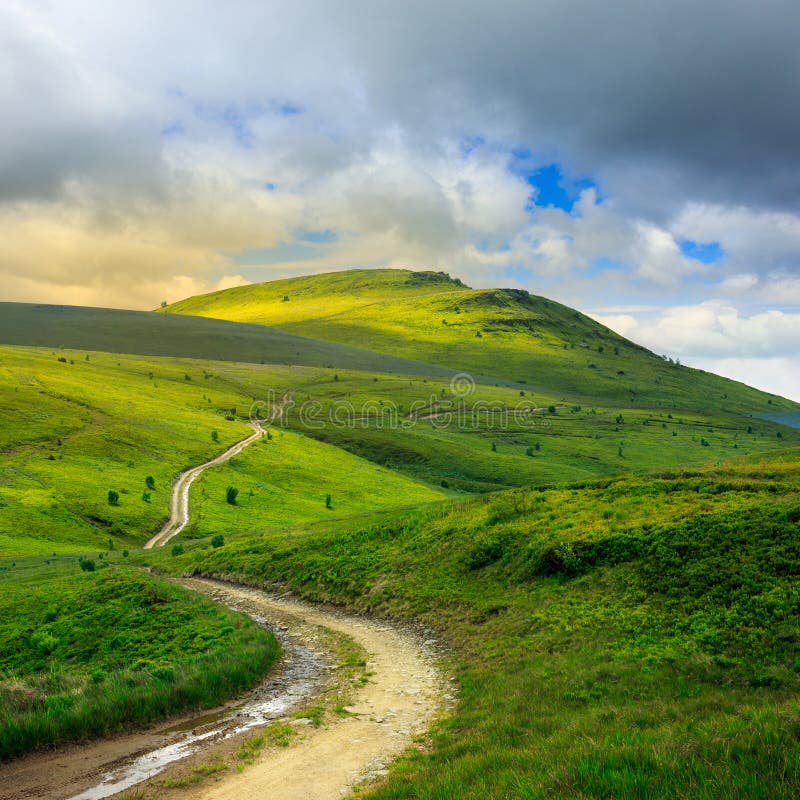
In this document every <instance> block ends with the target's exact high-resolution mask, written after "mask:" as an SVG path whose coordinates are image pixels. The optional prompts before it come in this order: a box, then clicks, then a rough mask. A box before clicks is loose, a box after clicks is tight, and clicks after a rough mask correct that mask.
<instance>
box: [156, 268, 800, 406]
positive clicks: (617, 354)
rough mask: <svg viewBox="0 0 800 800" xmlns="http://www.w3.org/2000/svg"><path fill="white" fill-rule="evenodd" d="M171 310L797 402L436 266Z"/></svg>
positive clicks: (672, 387) (564, 371) (665, 392)
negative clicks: (471, 284)
mask: <svg viewBox="0 0 800 800" xmlns="http://www.w3.org/2000/svg"><path fill="white" fill-rule="evenodd" d="M284 298H287V299H286V300H284ZM164 311H165V312H166V314H167V315H168V316H169V315H173V314H187V315H194V316H205V317H213V318H217V319H226V320H234V321H237V322H246V323H260V324H264V325H270V326H272V327H275V328H279V329H281V330H284V331H286V332H289V333H297V334H302V335H305V336H312V337H316V338H317V339H324V340H329V341H332V342H339V343H342V344H349V345H358V346H362V345H363V344H364V343H365V342H368V343H369V347H370V349H372V350H375V351H377V352H380V353H386V354H391V355H394V356H403V357H406V358H411V359H418V360H421V361H424V362H428V363H432V364H438V365H442V366H447V367H450V368H455V369H460V370H469V371H473V372H476V373H481V374H483V375H494V376H497V377H499V378H505V379H507V380H509V381H518V382H519V383H521V384H525V385H529V386H531V387H534V388H537V389H539V390H541V391H550V392H556V393H566V394H569V395H571V396H575V397H582V398H584V399H585V401H586V402H587V403H588V402H594V403H603V402H605V403H608V402H609V401H613V402H614V403H617V404H620V403H621V404H624V405H627V404H635V405H639V406H646V407H663V408H673V407H679V408H687V409H703V410H705V411H709V410H712V411H732V412H736V413H757V412H767V411H782V410H793V409H796V408H797V404H795V403H791V402H789V401H786V400H783V399H781V398H778V397H776V396H774V395H769V394H766V393H764V392H759V391H757V390H755V389H751V388H749V387H747V386H745V385H744V384H741V383H737V382H735V381H731V380H727V379H725V378H720V377H719V376H716V375H712V374H710V373H707V372H703V371H701V370H695V369H689V368H686V367H680V366H677V365H674V364H670V363H667V362H666V361H665V360H664V359H663V358H662V357H660V356H659V355H655V354H653V353H651V352H649V351H648V350H646V349H645V348H643V347H640V346H639V345H636V344H634V343H632V342H630V341H628V340H627V339H624V338H623V337H621V336H619V335H618V334H616V333H614V332H612V331H611V330H609V329H608V328H606V327H605V326H603V325H600V324H598V323H597V322H595V321H594V320H592V319H590V318H589V317H587V316H585V315H584V314H581V313H580V312H578V311H575V310H574V309H571V308H568V307H567V306H563V305H561V304H560V303H556V302H554V301H552V300H548V299H546V298H543V297H537V296H535V295H530V294H529V293H527V292H525V291H522V290H512V289H485V290H473V289H469V288H468V287H466V286H464V285H463V284H461V283H460V282H454V281H452V280H451V279H449V278H447V277H446V276H443V275H441V274H440V273H414V272H410V271H408V270H372V269H370V270H350V271H346V272H335V273H330V274H326V275H312V276H306V277H300V278H288V279H285V280H279V281H272V282H268V283H262V284H254V285H249V286H240V287H235V288H232V289H225V290H222V291H218V292H213V293H211V294H207V295H201V296H198V297H191V298H187V299H186V300H182V301H180V302H177V303H173V304H172V305H170V306H168V307H167V308H166V309H164ZM478 334H480V337H479V336H478ZM384 371H386V370H384ZM770 401H771V402H770Z"/></svg>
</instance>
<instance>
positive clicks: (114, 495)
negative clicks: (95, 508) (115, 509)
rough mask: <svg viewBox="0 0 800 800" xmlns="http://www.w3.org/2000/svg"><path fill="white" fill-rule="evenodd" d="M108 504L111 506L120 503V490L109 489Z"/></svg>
mask: <svg viewBox="0 0 800 800" xmlns="http://www.w3.org/2000/svg"><path fill="white" fill-rule="evenodd" d="M108 504H109V505H110V506H118V505H119V492H115V491H114V490H113V489H109V490H108Z"/></svg>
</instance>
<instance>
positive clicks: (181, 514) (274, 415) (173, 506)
mask: <svg viewBox="0 0 800 800" xmlns="http://www.w3.org/2000/svg"><path fill="white" fill-rule="evenodd" d="M291 399H292V395H291V394H287V395H284V397H283V399H282V400H281V402H280V403H277V404H276V405H275V406H274V407H273V408H272V411H271V414H270V417H269V419H265V420H253V421H252V422H250V427H251V428H252V429H253V433H252V434H250V436H248V437H247V438H246V439H242V440H241V441H239V442H236V444H234V445H232V446H231V447H229V448H228V449H227V450H226V451H225V452H224V453H220V454H219V455H218V456H215V457H214V458H212V459H211V460H210V461H206V462H205V464H199V465H198V466H196V467H192V468H191V469H187V470H186V471H185V472H181V474H180V475H178V478H177V480H176V481H175V483H174V484H173V485H172V492H171V494H170V498H169V519H168V520H167V521H166V522H165V523H164V527H162V528H161V530H160V531H159V532H158V533H157V534H156V535H155V536H153V538H152V539H150V540H149V541H148V542H147V544H145V546H144V549H145V550H150V549H151V548H153V547H162V546H163V545H165V544H166V543H167V542H168V541H169V540H170V539H172V538H173V537H174V536H177V535H178V534H179V533H180V532H181V531H182V530H183V529H184V528H185V527H186V526H187V525H188V524H189V488H190V487H191V485H192V483H193V481H194V479H195V478H196V477H197V476H198V475H200V474H201V473H202V472H204V471H205V470H207V469H208V468H209V467H215V466H217V465H218V464H224V463H225V462H226V461H228V460H229V459H231V458H233V457H234V456H235V455H238V454H239V453H241V452H242V450H244V448H245V447H247V446H248V445H250V444H252V443H253V442H255V441H258V439H260V438H261V437H262V436H263V435H264V428H263V427H262V422H266V423H267V424H269V423H270V422H272V421H274V420H276V419H279V418H280V417H281V416H282V415H283V411H284V408H285V407H286V405H287V403H289V402H291Z"/></svg>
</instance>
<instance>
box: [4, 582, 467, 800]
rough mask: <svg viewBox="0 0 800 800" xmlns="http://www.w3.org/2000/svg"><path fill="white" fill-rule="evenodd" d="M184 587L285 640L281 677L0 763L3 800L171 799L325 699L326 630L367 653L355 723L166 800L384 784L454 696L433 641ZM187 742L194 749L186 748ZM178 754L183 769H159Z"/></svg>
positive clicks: (306, 793)
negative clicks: (257, 720) (194, 708)
mask: <svg viewBox="0 0 800 800" xmlns="http://www.w3.org/2000/svg"><path fill="white" fill-rule="evenodd" d="M182 583H183V584H184V585H185V586H187V587H188V588H190V589H193V590H195V591H198V592H201V593H203V594H205V595H207V596H209V597H211V598H213V599H214V600H217V601H218V602H221V603H225V604H226V605H228V606H231V607H233V608H237V609H239V610H241V611H244V612H246V613H248V614H250V615H251V616H252V617H254V618H255V619H257V620H258V621H259V622H260V623H262V624H265V625H268V626H269V627H271V628H273V629H276V630H277V632H278V633H279V636H280V638H281V642H282V644H283V646H284V653H285V657H284V660H283V663H282V664H281V665H279V668H278V671H277V673H276V674H272V675H270V676H269V678H268V679H267V681H266V683H265V685H264V686H262V687H259V688H258V689H256V690H255V691H254V692H252V693H251V694H249V695H248V696H247V697H246V698H245V699H244V701H240V702H239V703H237V704H231V705H229V706H226V707H225V708H223V709H217V710H213V711H211V712H203V713H202V714H198V715H194V716H187V717H182V718H180V719H177V720H176V719H172V720H170V721H168V722H167V723H164V724H162V725H160V726H156V727H155V728H153V729H150V730H148V731H144V732H136V733H131V734H125V735H123V736H119V737H116V738H113V739H109V740H103V741H97V742H89V743H87V744H83V745H69V746H67V747H63V748H60V749H59V750H56V751H53V752H42V753H34V754H32V755H30V756H27V757H24V758H21V759H17V760H15V761H12V762H10V763H7V764H0V800H23V798H33V797H35V798H39V800H79V799H80V800H99V798H105V797H115V796H117V795H118V794H120V793H122V792H124V791H128V792H131V791H133V795H129V796H135V797H137V798H141V799H142V800H151V798H153V799H155V798H161V797H164V796H165V794H164V792H165V789H164V787H165V781H166V782H167V783H168V784H170V785H172V786H175V785H176V784H177V785H180V784H183V783H186V781H185V780H182V779H184V778H185V777H186V776H187V775H189V776H191V775H193V774H196V773H195V772H193V770H194V769H195V768H196V767H197V766H198V765H203V764H207V763H209V762H213V761H214V760H215V759H218V758H220V757H225V756H226V754H227V755H230V753H231V752H234V753H235V752H236V749H237V748H238V747H239V746H240V745H239V744H237V742H240V741H241V740H242V738H249V737H252V736H254V735H257V734H258V729H257V727H255V726H254V725H251V724H250V722H249V714H250V713H251V712H252V711H253V709H257V710H258V711H259V712H260V713H262V714H263V710H264V708H265V707H266V708H271V709H272V710H273V711H274V713H273V714H269V713H267V714H266V715H263V716H262V719H261V723H262V724H266V723H267V722H269V721H270V719H273V720H274V719H278V720H282V721H285V722H291V721H292V718H291V714H292V711H293V710H294V709H296V708H297V707H302V706H303V705H305V704H307V703H308V702H310V701H314V697H316V696H319V694H320V692H324V691H326V688H327V687H328V686H329V685H330V682H331V681H332V680H333V678H331V674H332V672H334V671H335V665H334V664H333V663H332V657H331V654H330V652H329V651H327V647H328V646H329V638H328V637H329V633H328V632H329V631H335V632H338V633H342V634H345V635H347V636H350V637H352V638H353V639H354V640H355V641H356V642H358V643H359V644H360V645H361V646H362V647H363V648H364V649H365V650H366V653H367V671H368V674H369V675H370V677H369V681H368V683H366V685H363V686H361V687H359V688H358V689H356V690H354V695H353V701H352V704H351V705H350V706H348V707H347V709H346V712H347V713H346V715H344V716H339V715H335V714H329V715H328V716H327V717H326V718H325V722H324V723H323V725H322V726H321V727H319V728H315V727H313V726H310V725H297V728H296V729H297V730H298V732H299V735H298V736H296V737H295V738H294V739H293V740H292V743H291V744H290V746H289V747H274V748H272V749H269V750H265V751H264V752H263V753H262V754H261V756H259V757H258V758H257V759H256V760H255V762H254V763H253V764H252V765H250V766H247V767H245V768H244V770H243V771H242V772H238V771H237V770H235V769H233V768H229V769H227V770H225V771H224V772H221V773H219V774H217V775H214V776H213V777H211V778H207V779H206V780H205V781H204V782H202V783H201V784H199V785H192V783H193V782H192V781H188V784H189V785H186V786H183V788H180V789H177V788H172V789H170V793H169V797H171V798H172V797H175V798H179V800H247V799H248V798H262V797H269V798H270V800H281V799H282V798H285V799H286V800H289V799H290V798H291V800H295V799H296V798H304V799H305V798H307V799H308V800H323V798H324V799H325V800H334V799H335V798H341V797H343V796H344V795H345V794H347V793H348V792H349V791H350V789H352V788H353V787H354V786H356V785H358V784H361V783H370V782H372V781H374V780H376V779H378V778H380V777H381V776H382V775H383V774H385V772H386V771H387V765H388V763H389V762H390V761H391V760H392V759H393V758H395V757H396V756H397V755H398V754H399V753H400V752H401V751H402V750H404V749H405V748H406V747H407V746H409V745H410V744H412V742H413V741H414V739H415V738H416V737H418V736H419V735H420V734H423V733H424V732H425V731H426V730H427V729H428V727H429V726H430V724H431V722H432V720H433V719H434V718H435V717H436V716H437V715H438V713H439V712H440V710H441V709H442V708H443V706H444V704H445V702H447V701H448V700H449V699H451V697H452V695H450V694H449V693H448V686H447V684H446V682H445V680H444V678H443V676H442V674H441V673H440V672H439V670H438V669H437V667H436V655H435V653H434V651H433V642H430V641H426V642H421V641H420V639H419V637H418V636H416V635H414V634H412V633H410V632H408V631H402V630H398V629H396V628H394V627H392V626H389V625H387V624H384V623H381V622H377V621H374V620H370V619H367V618H363V617H357V616H353V615H350V614H344V613H341V612H339V611H333V610H330V609H325V608H322V607H319V606H314V605H311V604H308V603H302V602H299V601H297V600H292V599H287V598H285V597H273V596H270V595H269V594H267V593H265V592H263V591H261V590H258V589H251V588H245V587H241V586H235V585H232V584H228V583H222V582H219V581H212V580H204V579H202V580H201V579H188V580H185V581H182ZM326 642H327V644H326ZM287 697H288V698H289V700H290V702H286V698H287ZM314 702H316V701H314ZM187 742H188V744H189V745H191V746H189V747H185V746H184V745H185V744H186V743H187ZM195 745H196V746H195ZM173 750H175V751H177V752H178V753H179V755H180V756H181V758H182V759H183V760H177V759H176V760H174V761H172V762H171V763H169V764H164V763H161V759H163V756H164V754H165V753H169V752H171V751H173ZM233 763H234V764H235V763H236V760H235V758H234V759H233Z"/></svg>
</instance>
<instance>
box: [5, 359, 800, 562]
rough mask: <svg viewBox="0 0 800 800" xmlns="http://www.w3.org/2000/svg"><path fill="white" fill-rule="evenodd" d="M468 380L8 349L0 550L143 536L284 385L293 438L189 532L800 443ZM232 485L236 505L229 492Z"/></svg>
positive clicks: (213, 484) (205, 484) (254, 460)
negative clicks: (183, 484) (187, 479)
mask: <svg viewBox="0 0 800 800" xmlns="http://www.w3.org/2000/svg"><path fill="white" fill-rule="evenodd" d="M470 388H471V389H472V391H471V393H469V394H465V395H464V396H455V395H454V394H453V390H452V388H451V387H450V385H449V382H447V381H440V380H434V379H431V378H426V377H416V378H408V377H404V378H400V377H398V376H392V375H383V374H373V373H363V372H354V371H343V370H342V371H334V370H329V369H322V368H307V367H291V368H290V367H275V366H256V365H240V364H230V363H220V362H209V361H198V360H189V359H187V360H178V359H166V358H163V359H157V358H150V359H142V358H137V357H133V356H118V355H111V354H108V353H84V352H79V351H67V350H57V351H50V350H44V349H33V348H15V347H0V409H2V415H0V453H1V454H2V461H1V462H0V555H20V554H25V553H27V554H34V553H39V554H47V555H49V554H51V553H55V552H70V551H72V552H75V551H82V550H85V549H87V548H92V549H97V550H102V549H105V548H107V547H108V545H109V541H111V542H113V543H115V545H116V546H117V547H118V548H123V547H131V546H133V545H136V544H141V543H142V542H144V541H145V540H146V539H147V538H148V537H149V535H151V534H152V533H153V532H154V531H155V530H157V529H158V528H159V526H160V525H161V523H162V522H163V520H164V519H165V518H166V516H167V511H168V500H169V491H170V485H171V482H172V480H173V478H174V477H175V475H177V473H178V472H180V471H181V470H183V469H185V468H187V467H188V466H191V465H194V464H198V463H202V462H203V461H205V460H208V459H209V458H210V457H212V456H213V455H215V454H217V453H219V452H221V451H222V450H223V449H225V447H227V446H228V445H230V444H232V443H233V442H235V441H237V440H239V439H241V438H244V436H245V435H246V434H247V433H248V429H247V427H246V426H245V424H244V422H245V421H246V419H247V418H248V414H249V410H250V407H251V404H252V403H253V401H254V400H261V399H268V398H269V397H270V396H273V397H283V396H284V395H286V394H289V393H292V397H293V402H294V406H292V407H291V408H290V409H289V410H288V415H287V419H286V424H287V426H288V428H287V431H286V432H285V433H283V434H278V433H276V434H275V435H274V436H273V437H272V438H270V439H266V438H265V439H264V440H263V441H262V442H261V443H260V444H256V445H253V446H251V447H250V448H248V449H247V450H245V451H244V452H243V453H242V454H241V455H239V456H237V457H236V458H235V459H234V460H233V461H231V462H229V463H228V464H226V465H224V466H221V467H217V468H215V469H214V470H213V471H210V472H208V473H206V474H205V475H204V476H203V477H201V478H200V480H199V481H198V482H197V483H196V484H195V486H194V487H193V490H192V495H191V502H192V508H193V511H194V512H195V513H196V514H197V516H196V517H195V518H193V523H196V524H194V525H193V528H192V530H193V531H194V533H195V535H208V534H211V533H215V532H223V533H225V532H231V531H233V532H235V531H237V530H239V529H241V527H242V526H243V525H247V526H250V527H251V528H253V527H261V526H271V525H278V524H280V525H287V524H292V523H294V522H302V521H309V520H312V519H314V518H319V517H323V518H325V517H331V516H352V515H357V514H362V513H364V512H367V511H370V510H379V509H387V508H394V507H401V506H408V505H414V504H418V503H424V502H430V501H431V500H437V499H439V498H441V497H442V496H444V495H445V494H447V493H448V492H454V491H459V492H475V491H478V492H482V491H487V490H495V489H498V488H504V487H507V486H521V485H530V484H539V485H540V484H544V483H552V482H557V481H563V480H570V479H573V480H574V479H583V478H591V477H593V476H596V475H601V474H608V473H619V472H625V471H645V470H652V469H665V468H672V467H680V466H698V467H699V466H704V465H709V464H712V465H713V464H714V463H715V462H717V461H719V460H720V459H721V458H725V457H728V456H730V455H734V454H736V453H743V454H744V453H753V452H766V451H769V450H773V449H775V448H777V447H781V446H786V445H789V444H791V443H792V442H797V443H798V444H800V431H799V430H796V429H792V428H787V427H783V426H781V425H779V424H777V423H773V422H770V421H765V420H757V421H756V420H751V419H744V418H741V417H737V416H735V415H725V414H722V413H717V414H714V415H701V414H698V413H690V412H676V413H672V412H664V411H660V412H647V411H643V410H641V409H631V408H614V407H611V408H610V407H607V406H606V407H599V408H584V407H582V406H579V405H567V404H564V403H563V402H562V401H561V400H559V399H557V398H555V397H553V396H551V395H543V394H539V393H536V394H535V395H532V394H531V393H530V392H526V393H525V394H523V395H521V394H520V390H516V389H510V388H505V387H495V386H485V385H480V384H478V385H476V386H474V387H470ZM481 408H484V409H485V408H488V409H494V410H495V412H496V413H495V414H494V416H492V415H486V414H481V413H479V409H481ZM529 408H533V409H535V410H534V411H532V412H527V411H526V409H529ZM414 409H416V410H417V411H416V412H415V411H414ZM520 409H522V410H523V411H525V413H521V414H514V413H512V412H513V411H515V410H520ZM550 409H552V411H551V410H550ZM473 410H474V414H473ZM311 412H314V414H316V416H314V414H311ZM342 412H344V415H342ZM459 413H463V415H464V416H463V419H462V418H460V417H459V416H458V414H459ZM779 434H780V438H779ZM214 436H216V440H215V439H214ZM300 437H302V438H300ZM314 440H317V441H314ZM148 477H150V478H152V479H153V480H152V488H150V487H148V484H147V478H148ZM231 485H232V486H234V487H235V488H238V489H239V492H240V494H239V499H238V502H237V506H236V507H233V506H229V505H228V504H227V503H226V502H225V499H224V498H225V490H226V488H227V487H228V486H231ZM109 491H114V492H117V493H118V498H117V500H116V502H114V503H113V504H112V503H109V499H108V492H109ZM328 494H330V495H331V496H332V500H333V501H334V502H333V503H332V508H326V507H325V499H326V495H328Z"/></svg>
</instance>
